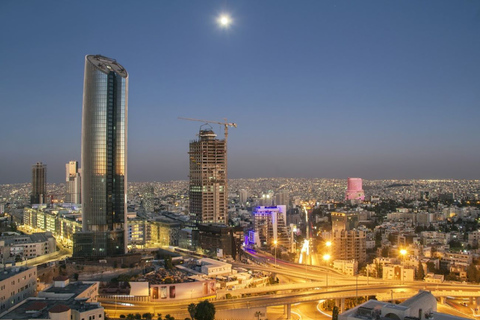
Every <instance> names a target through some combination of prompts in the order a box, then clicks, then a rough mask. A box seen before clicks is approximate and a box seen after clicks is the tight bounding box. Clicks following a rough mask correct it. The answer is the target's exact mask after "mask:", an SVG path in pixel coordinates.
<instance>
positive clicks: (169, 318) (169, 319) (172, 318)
mask: <svg viewBox="0 0 480 320" xmlns="http://www.w3.org/2000/svg"><path fill="white" fill-rule="evenodd" d="M165 320H175V317H172V316H171V315H170V314H167V315H166V316H165Z"/></svg>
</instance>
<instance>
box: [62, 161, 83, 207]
mask: <svg viewBox="0 0 480 320" xmlns="http://www.w3.org/2000/svg"><path fill="white" fill-rule="evenodd" d="M65 171H66V172H65V180H66V182H67V193H66V194H65V202H66V203H81V178H80V169H78V161H69V162H68V163H67V164H66V165H65Z"/></svg>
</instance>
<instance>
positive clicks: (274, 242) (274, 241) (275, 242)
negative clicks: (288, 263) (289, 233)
mask: <svg viewBox="0 0 480 320" xmlns="http://www.w3.org/2000/svg"><path fill="white" fill-rule="evenodd" d="M277 243H278V242H277V239H275V240H273V245H274V246H275V268H276V267H277Z"/></svg>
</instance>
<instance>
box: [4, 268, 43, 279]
mask: <svg viewBox="0 0 480 320" xmlns="http://www.w3.org/2000/svg"><path fill="white" fill-rule="evenodd" d="M29 269H32V270H33V269H34V268H28V267H11V268H7V269H5V270H0V281H3V280H5V279H8V278H10V277H13V276H14V275H17V274H19V273H22V272H24V271H26V270H29ZM35 269H36V267H35Z"/></svg>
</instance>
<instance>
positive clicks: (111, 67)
mask: <svg viewBox="0 0 480 320" xmlns="http://www.w3.org/2000/svg"><path fill="white" fill-rule="evenodd" d="M86 59H87V60H88V61H89V62H90V63H91V64H93V65H94V66H95V67H96V68H97V69H98V70H100V71H102V72H103V73H105V74H108V73H110V72H112V71H113V72H115V73H117V74H118V75H119V76H121V77H123V78H127V77H128V73H127V70H125V68H124V67H122V66H121V65H120V64H119V63H118V62H117V61H116V60H115V59H112V58H107V57H104V56H102V55H99V54H97V55H88V56H87V57H86Z"/></svg>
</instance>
